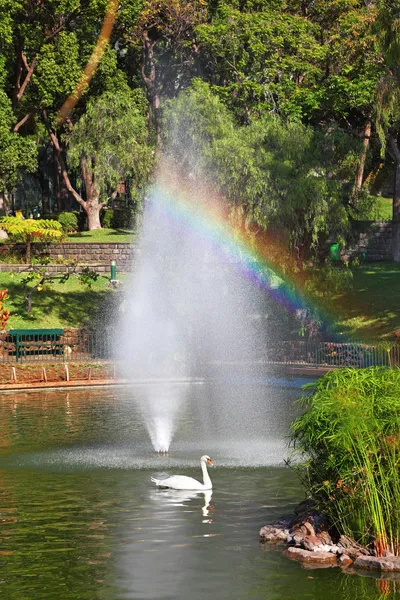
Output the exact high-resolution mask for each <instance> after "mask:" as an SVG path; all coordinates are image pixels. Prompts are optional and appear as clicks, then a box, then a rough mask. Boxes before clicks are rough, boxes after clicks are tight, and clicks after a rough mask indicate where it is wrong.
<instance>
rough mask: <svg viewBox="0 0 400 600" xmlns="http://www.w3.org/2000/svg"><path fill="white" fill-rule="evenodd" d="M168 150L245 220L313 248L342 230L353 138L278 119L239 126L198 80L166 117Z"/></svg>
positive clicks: (297, 244)
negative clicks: (327, 235)
mask: <svg viewBox="0 0 400 600" xmlns="http://www.w3.org/2000/svg"><path fill="white" fill-rule="evenodd" d="M165 119H166V127H167V130H168V135H167V144H168V150H169V151H171V153H172V155H173V156H174V157H175V158H176V162H177V165H178V166H179V169H181V170H182V171H183V173H186V175H188V174H189V173H190V176H191V177H196V178H197V179H198V181H199V183H201V182H204V181H205V182H207V183H209V184H210V185H211V186H212V187H215V186H218V188H219V190H220V191H222V193H223V194H224V195H225V196H226V197H227V199H228V200H229V201H230V203H231V205H233V206H242V207H244V210H245V213H246V216H247V218H248V219H249V220H253V221H255V222H256V223H257V224H258V225H260V226H261V227H263V228H264V229H268V228H275V229H277V230H279V231H280V232H284V233H285V234H286V237H287V239H289V240H290V244H291V247H292V248H293V249H297V250H298V251H300V252H301V249H302V247H303V246H304V245H307V247H308V248H309V249H312V248H313V247H314V248H315V247H316V246H317V243H318V238H319V235H320V234H321V233H326V232H327V231H330V232H331V233H340V232H341V231H343V230H344V229H346V227H347V225H348V213H347V211H346V208H345V205H344V203H343V195H344V193H345V188H344V185H343V184H344V182H346V180H347V181H348V177H349V176H350V175H351V173H352V170H353V164H354V156H355V150H356V149H357V141H354V139H353V138H352V137H351V136H348V135H346V134H344V133H343V132H341V131H329V132H326V131H323V130H317V129H313V128H311V127H307V126H305V125H302V124H301V123H299V122H297V121H286V122H285V121H284V120H282V119H280V118H279V117H277V116H273V115H271V116H266V117H263V118H262V119H254V120H252V121H251V122H250V124H249V125H248V126H238V125H237V124H236V123H235V121H234V119H233V117H232V115H231V114H230V113H229V111H228V109H227V108H226V107H225V106H224V105H223V104H222V102H221V101H220V100H219V98H218V97H217V96H216V95H214V94H213V93H212V91H211V89H210V87H209V86H208V85H207V84H205V83H203V82H200V81H199V80H196V81H195V82H194V83H193V85H192V87H191V88H189V89H188V90H186V91H185V92H184V93H182V94H181V95H180V96H179V97H178V99H177V100H176V101H175V102H173V103H171V104H170V107H169V109H168V110H167V111H166V113H165Z"/></svg>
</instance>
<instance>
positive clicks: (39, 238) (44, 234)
mask: <svg viewBox="0 0 400 600" xmlns="http://www.w3.org/2000/svg"><path fill="white" fill-rule="evenodd" d="M0 229H3V230H4V231H7V233H8V235H9V236H10V238H11V239H13V240H15V241H17V242H24V243H25V244H26V263H27V264H30V262H31V244H32V242H54V241H57V240H60V239H61V238H62V236H63V231H62V227H61V223H59V222H58V221H53V220H51V219H21V218H19V217H1V218H0Z"/></svg>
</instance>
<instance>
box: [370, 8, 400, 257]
mask: <svg viewBox="0 0 400 600" xmlns="http://www.w3.org/2000/svg"><path fill="white" fill-rule="evenodd" d="M377 33H378V44H379V48H380V51H381V53H382V57H383V59H384V64H385V72H384V74H383V75H382V77H381V79H380V80H379V82H378V86H377V105H376V113H375V115H376V124H377V131H378V134H379V138H380V141H381V146H382V155H384V154H385V152H388V153H389V155H390V156H391V158H392V160H393V162H394V181H393V210H392V229H393V237H392V251H393V258H394V260H395V261H396V262H400V144H399V139H400V119H399V115H400V1H399V0H392V1H391V2H386V1H384V0H380V1H379V2H378V18H377Z"/></svg>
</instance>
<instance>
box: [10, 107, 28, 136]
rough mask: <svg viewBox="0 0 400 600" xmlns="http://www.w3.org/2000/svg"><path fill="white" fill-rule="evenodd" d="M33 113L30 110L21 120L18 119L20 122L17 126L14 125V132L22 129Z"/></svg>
mask: <svg viewBox="0 0 400 600" xmlns="http://www.w3.org/2000/svg"><path fill="white" fill-rule="evenodd" d="M31 115H32V113H31V112H29V113H27V114H26V115H25V116H24V117H23V119H21V120H20V121H18V123H17V124H16V125H15V127H14V129H13V131H14V133H16V132H17V131H18V130H19V129H20V127H22V125H23V124H24V123H26V121H27V120H28V119H29V117H30V116H31Z"/></svg>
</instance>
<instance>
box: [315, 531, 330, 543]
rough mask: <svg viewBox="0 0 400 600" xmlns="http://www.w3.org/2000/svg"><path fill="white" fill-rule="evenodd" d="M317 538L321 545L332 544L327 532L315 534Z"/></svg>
mask: <svg viewBox="0 0 400 600" xmlns="http://www.w3.org/2000/svg"><path fill="white" fill-rule="evenodd" d="M317 537H318V538H319V539H320V540H321V542H322V544H326V545H328V546H331V545H332V544H333V541H332V538H331V536H330V535H329V533H328V532H327V531H321V532H320V533H318V534H317Z"/></svg>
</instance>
